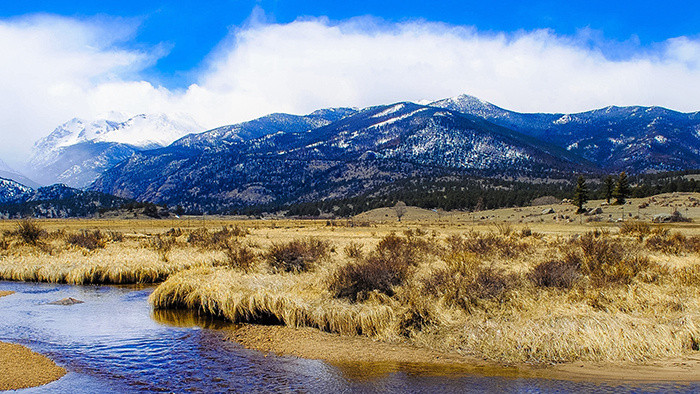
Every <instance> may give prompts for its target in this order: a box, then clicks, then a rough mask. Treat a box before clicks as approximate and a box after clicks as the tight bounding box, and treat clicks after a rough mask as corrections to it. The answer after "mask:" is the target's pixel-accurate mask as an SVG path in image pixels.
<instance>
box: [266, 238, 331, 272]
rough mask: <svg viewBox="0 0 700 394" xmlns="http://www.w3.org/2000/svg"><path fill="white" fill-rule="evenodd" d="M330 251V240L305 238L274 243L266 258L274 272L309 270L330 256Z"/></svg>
mask: <svg viewBox="0 0 700 394" xmlns="http://www.w3.org/2000/svg"><path fill="white" fill-rule="evenodd" d="M330 253H331V244H330V242H328V241H324V240H320V239H317V238H305V239H295V240H293V241H290V242H286V243H273V244H272V245H271V246H270V248H269V249H268V251H267V252H266V253H265V255H264V258H265V261H267V263H268V264H269V265H270V268H271V269H272V270H273V272H307V271H311V270H312V269H313V268H314V266H315V265H316V264H317V263H318V262H319V261H320V260H322V259H325V258H328V257H329V256H330Z"/></svg>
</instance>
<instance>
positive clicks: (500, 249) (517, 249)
mask: <svg viewBox="0 0 700 394" xmlns="http://www.w3.org/2000/svg"><path fill="white" fill-rule="evenodd" d="M499 231H501V232H502V234H494V233H492V232H488V233H480V232H477V231H470V232H468V233H466V234H465V235H464V236H459V235H453V236H451V237H449V238H448V239H447V243H448V245H449V248H450V251H451V252H452V253H453V254H462V253H474V254H476V255H480V256H489V255H498V256H501V257H516V256H518V255H520V254H522V253H525V252H527V251H528V250H529V246H528V244H527V243H525V242H523V241H521V240H519V239H517V238H516V237H514V236H510V235H511V234H512V231H511V230H507V228H504V229H501V230H499ZM504 232H507V233H508V234H509V235H504V234H503V233H504ZM513 235H514V234H513Z"/></svg>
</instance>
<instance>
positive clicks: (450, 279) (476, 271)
mask: <svg viewBox="0 0 700 394" xmlns="http://www.w3.org/2000/svg"><path fill="white" fill-rule="evenodd" d="M446 263H447V264H448V266H447V268H445V269H438V270H435V271H433V273H432V274H431V275H430V276H428V277H427V278H425V279H424V280H423V289H424V290H425V292H426V293H429V294H433V295H435V296H438V297H442V298H443V299H444V300H445V302H446V303H447V304H448V305H456V306H459V307H461V308H463V309H464V310H467V311H469V310H471V308H473V307H475V306H480V305H481V306H485V304H484V303H483V301H496V302H498V303H502V302H504V301H505V300H506V293H507V291H508V290H509V289H510V288H512V287H513V286H514V285H515V283H516V280H517V276H516V275H508V274H506V273H505V272H504V271H502V270H499V269H496V268H493V267H491V266H483V265H482V264H481V263H480V262H479V260H477V259H476V258H475V256H473V255H455V256H452V257H450V258H448V259H447V261H446Z"/></svg>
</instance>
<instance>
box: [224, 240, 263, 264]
mask: <svg viewBox="0 0 700 394" xmlns="http://www.w3.org/2000/svg"><path fill="white" fill-rule="evenodd" d="M224 253H225V254H226V263H227V264H226V265H227V266H228V267H230V268H234V269H240V270H242V271H244V272H250V271H251V270H252V269H253V267H254V266H255V263H256V261H257V258H258V255H257V254H256V253H255V252H254V251H253V249H251V248H250V247H249V246H247V245H243V244H241V243H240V242H238V241H227V243H226V247H225V248H224Z"/></svg>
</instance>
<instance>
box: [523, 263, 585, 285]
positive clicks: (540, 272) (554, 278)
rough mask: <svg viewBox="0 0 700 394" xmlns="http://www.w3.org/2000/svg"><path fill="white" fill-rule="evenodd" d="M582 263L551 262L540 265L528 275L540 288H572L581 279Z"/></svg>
mask: <svg viewBox="0 0 700 394" xmlns="http://www.w3.org/2000/svg"><path fill="white" fill-rule="evenodd" d="M580 269H581V266H580V261H578V260H576V259H573V261H571V260H570V261H566V260H549V261H546V262H544V263H540V264H538V265H537V266H535V268H534V269H533V270H532V271H531V272H530V273H529V274H528V277H529V278H530V280H531V281H532V282H533V283H535V284H536V285H537V286H540V287H558V288H561V289H568V288H571V287H572V286H573V285H574V283H576V281H577V280H578V279H579V278H580V277H581V274H580V272H579V271H580Z"/></svg>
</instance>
